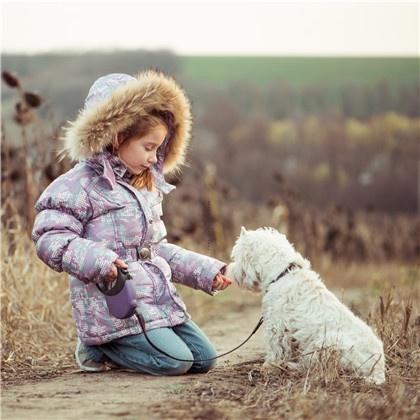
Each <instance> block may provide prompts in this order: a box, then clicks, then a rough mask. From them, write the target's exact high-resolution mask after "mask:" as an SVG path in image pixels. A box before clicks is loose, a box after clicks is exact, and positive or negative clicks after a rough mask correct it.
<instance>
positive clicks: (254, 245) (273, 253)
mask: <svg viewBox="0 0 420 420" xmlns="http://www.w3.org/2000/svg"><path fill="white" fill-rule="evenodd" d="M231 260H232V262H231V263H230V264H229V265H228V267H227V270H226V275H227V276H228V277H230V278H232V280H234V281H235V282H236V283H238V285H239V286H241V287H244V288H246V289H249V290H253V291H260V290H262V289H263V288H264V286H265V284H264V283H265V282H270V281H271V280H273V276H274V274H275V273H276V275H278V273H280V272H282V271H283V270H284V269H286V268H287V267H288V266H289V264H290V263H292V262H296V263H298V264H300V265H301V266H302V267H303V266H305V267H308V265H309V262H308V261H307V260H304V259H303V258H302V256H301V255H300V254H299V253H297V252H296V251H295V249H294V247H293V245H292V244H291V243H290V242H289V241H288V240H287V238H286V236H285V235H283V234H281V233H280V232H279V231H278V230H276V229H274V228H271V227H263V228H259V229H257V230H246V229H245V228H244V227H243V226H242V227H241V232H240V235H239V237H238V239H237V240H236V242H235V245H234V246H233V248H232V253H231Z"/></svg>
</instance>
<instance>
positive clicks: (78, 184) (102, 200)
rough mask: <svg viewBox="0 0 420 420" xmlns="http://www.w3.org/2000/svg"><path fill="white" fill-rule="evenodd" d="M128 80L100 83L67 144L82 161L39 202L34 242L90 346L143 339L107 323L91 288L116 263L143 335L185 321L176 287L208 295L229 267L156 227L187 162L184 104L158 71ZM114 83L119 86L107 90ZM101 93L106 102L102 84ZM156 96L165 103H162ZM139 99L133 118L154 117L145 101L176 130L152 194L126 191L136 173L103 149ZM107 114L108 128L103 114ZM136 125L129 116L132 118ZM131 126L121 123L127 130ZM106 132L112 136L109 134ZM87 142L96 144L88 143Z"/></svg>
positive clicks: (134, 328)
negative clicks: (61, 282)
mask: <svg viewBox="0 0 420 420" xmlns="http://www.w3.org/2000/svg"><path fill="white" fill-rule="evenodd" d="M125 76H127V75H108V76H104V78H105V80H106V82H107V83H108V87H107V88H106V89H108V91H106V89H105V91H106V92H107V95H105V99H104V97H102V98H101V100H100V101H97V102H96V103H94V105H92V104H89V106H88V107H86V105H85V110H84V111H83V112H82V113H81V114H79V117H78V120H76V122H75V123H72V125H71V127H70V128H68V129H67V133H66V135H65V137H64V138H63V140H64V142H65V143H64V144H65V145H64V148H63V150H64V152H67V155H68V156H70V157H72V158H75V157H78V158H79V162H78V163H77V164H76V165H75V166H74V167H73V168H72V169H71V170H70V171H68V172H67V173H65V174H63V175H61V176H60V177H58V178H57V179H56V180H54V181H53V182H52V183H51V184H50V185H49V186H48V187H47V188H46V189H45V191H44V192H43V193H42V194H41V196H40V198H39V199H38V201H37V203H36V204H35V208H36V210H37V212H38V214H37V216H36V219H35V223H34V227H33V231H32V239H33V241H34V243H35V244H36V250H37V254H38V256H39V258H40V259H41V260H42V261H43V262H45V263H46V264H47V265H48V266H49V267H51V268H52V269H54V270H56V271H58V272H61V271H65V272H67V273H69V274H70V277H69V280H70V296H71V303H72V310H73V317H74V320H75V323H76V327H77V332H78V335H79V337H80V338H81V340H82V341H83V342H85V343H86V344H89V345H97V344H103V343H106V342H109V341H111V340H113V339H115V338H119V337H123V336H126V335H131V334H138V333H140V332H141V329H140V326H139V325H138V322H137V320H136V318H135V317H134V316H133V317H131V318H128V319H123V320H120V319H117V318H115V317H113V316H112V315H111V314H110V313H109V310H108V307H107V305H106V301H105V298H104V295H103V294H102V293H101V292H100V291H99V289H98V288H97V283H100V282H102V281H103V280H104V278H105V276H106V275H107V273H108V272H109V271H110V269H111V267H112V264H113V262H114V261H115V260H116V259H117V258H120V259H122V260H124V261H125V262H126V263H127V264H128V270H129V272H130V274H131V275H132V277H133V281H134V287H135V290H136V297H137V304H138V306H139V307H140V309H141V311H142V314H143V316H144V318H145V321H146V328H147V329H153V328H159V327H166V326H174V325H177V324H180V323H183V322H185V321H186V320H188V319H190V318H191V316H190V315H189V313H188V312H187V310H186V307H185V304H184V302H183V301H182V299H181V298H180V296H179V295H178V293H177V291H176V288H175V286H174V282H175V283H176V282H178V283H182V284H185V285H187V286H190V287H192V288H195V289H200V290H203V291H205V292H207V293H209V294H213V293H214V292H213V291H212V282H213V279H214V277H215V276H216V274H217V273H218V272H219V271H222V272H223V270H224V269H225V267H226V264H225V263H224V262H222V261H219V260H217V259H215V258H212V257H209V256H205V255H201V254H199V253H196V252H193V251H190V250H186V249H184V248H181V247H180V246H177V245H175V244H170V243H168V241H167V239H166V233H167V232H166V228H165V225H164V222H163V220H162V219H161V216H162V200H163V194H168V193H169V192H170V191H172V190H173V189H175V186H173V185H171V184H168V183H167V182H166V181H165V179H164V177H163V174H164V173H165V171H166V172H168V171H171V170H174V169H176V168H178V167H179V165H180V164H181V163H183V160H184V152H185V147H186V142H187V141H188V139H189V135H188V133H189V129H190V127H189V124H190V115H189V113H188V112H189V105H188V102H187V100H186V97H185V96H184V95H183V93H182V91H181V90H180V88H179V87H178V86H177V85H176V84H175V83H174V81H173V80H172V79H170V78H168V77H167V76H164V75H162V74H160V73H157V72H150V71H149V72H146V73H143V74H140V75H139V76H137V78H136V79H135V78H131V76H127V77H125ZM115 77H116V78H117V80H119V81H117V84H116V85H115V84H112V83H111V87H110V88H109V82H110V81H111V82H112V81H114V79H115ZM118 77H120V79H118ZM121 79H122V80H123V82H121ZM133 79H134V80H133ZM99 86H102V90H101V89H99V91H100V92H101V94H102V95H103V92H104V88H103V85H101V84H99ZM94 87H95V85H94V86H93V88H91V91H90V95H91V97H92V92H95V89H94ZM96 89H98V86H97V87H96ZM165 89H166V91H165ZM148 92H152V94H151V95H152V98H150V97H148V96H147V94H148ZM153 92H155V95H156V97H153ZM156 92H157V93H158V94H157V93H156ZM162 92H163V93H165V92H166V94H167V95H169V96H167V97H165V95H163V96H162ZM171 95H172V96H171ZM88 98H89V96H88ZM136 98H139V101H138V103H137V105H136V106H137V113H141V112H143V113H144V112H147V110H148V109H151V108H147V106H146V105H145V100H146V99H148V100H149V102H148V104H149V105H150V104H153V105H150V106H151V107H153V108H155V109H156V108H157V109H164V110H165V111H168V110H169V111H170V112H171V114H172V116H173V118H174V131H173V132H171V133H170V135H168V138H167V139H166V140H165V141H164V143H163V144H162V146H161V147H160V148H159V150H158V162H157V163H156V164H155V165H154V167H153V168H152V174H153V180H154V186H155V189H154V191H148V190H147V189H142V190H138V189H136V188H134V187H132V186H131V185H130V179H131V177H132V175H131V174H130V173H129V171H128V169H127V167H126V165H125V164H124V163H123V161H121V160H120V159H119V158H118V157H117V156H115V155H113V154H111V153H110V152H109V151H107V150H105V147H106V146H107V145H108V144H109V139H110V136H112V134H115V133H116V132H118V130H121V120H122V119H124V118H125V119H126V118H127V108H129V106H133V102H135V101H136ZM174 98H177V101H176V100H174ZM152 99H154V100H152ZM171 100H172V103H171V102H170V101H171ZM115 101H117V105H116V103H115ZM118 101H119V102H118ZM159 107H160V108H159ZM110 109H112V111H113V118H112V119H111V122H112V123H109V121H110V120H109V118H108V117H109V114H107V112H110ZM135 117H136V115H135V113H134V114H133V115H132V118H135ZM105 122H107V124H105ZM130 122H132V120H130V119H128V121H125V123H126V125H129V124H130ZM119 123H120V124H119ZM101 124H102V126H101ZM115 124H116V125H117V128H115ZM105 125H106V127H105ZM101 127H102V128H103V129H104V131H103V132H101V131H100V130H101ZM110 127H111V128H112V127H113V130H114V131H113V132H112V131H111V132H110V133H109V132H107V129H108V130H109V129H110ZM89 130H93V131H94V132H95V136H93V135H92V132H90V131H89ZM89 135H92V137H91V138H90V140H92V139H93V140H94V142H95V143H94V144H92V143H89ZM98 136H99V137H98ZM75 142H76V143H77V144H75ZM174 142H175V143H174ZM95 147H96V149H95ZM165 164H167V166H165ZM144 248H147V250H146V251H148V252H149V254H148V252H146V253H145V252H144V251H145V249H144ZM140 251H142V252H140Z"/></svg>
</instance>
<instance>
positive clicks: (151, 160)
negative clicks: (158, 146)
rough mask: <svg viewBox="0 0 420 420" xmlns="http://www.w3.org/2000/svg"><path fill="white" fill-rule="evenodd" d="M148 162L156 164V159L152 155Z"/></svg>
mask: <svg viewBox="0 0 420 420" xmlns="http://www.w3.org/2000/svg"><path fill="white" fill-rule="evenodd" d="M149 162H150V163H151V164H152V165H153V164H155V163H156V162H157V157H156V155H153V156H152V157H151V158H149Z"/></svg>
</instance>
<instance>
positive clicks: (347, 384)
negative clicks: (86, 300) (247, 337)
mask: <svg viewBox="0 0 420 420" xmlns="http://www.w3.org/2000/svg"><path fill="white" fill-rule="evenodd" d="M15 238H18V239H17V240H15ZM12 242H13V244H12ZM10 249H12V250H13V252H11V253H9V252H8V251H9V250H10ZM198 251H199V250H198ZM203 252H204V250H203ZM2 262H3V263H2V290H1V303H2V306H1V333H2V372H1V373H2V379H3V380H4V381H5V383H6V384H10V383H14V382H16V381H22V380H27V379H29V378H32V379H35V378H41V377H48V376H52V375H57V374H61V373H63V371H65V370H67V369H72V368H74V362H73V349H74V344H75V339H76V332H75V328H74V325H73V321H72V319H71V307H70V303H69V300H68V285H67V274H65V273H61V274H59V273H56V272H54V271H52V270H51V269H49V268H48V267H47V266H46V265H44V264H43V263H42V262H41V261H40V260H39V259H38V258H37V256H36V253H35V249H34V246H33V244H32V242H31V241H30V239H29V238H28V237H27V236H26V235H25V234H24V233H23V231H22V230H21V228H20V227H19V224H17V225H16V227H15V228H14V230H12V229H8V230H4V231H3V235H2ZM313 263H314V268H315V269H316V270H317V271H319V272H320V274H321V275H322V276H323V278H324V280H325V282H326V283H327V285H328V287H330V288H332V289H334V290H335V291H336V292H338V294H339V295H342V296H343V297H344V299H345V300H346V302H348V303H349V304H350V306H351V307H352V309H353V310H354V311H355V312H356V313H358V314H359V315H360V316H362V318H364V319H365V320H367V322H368V323H369V324H370V325H372V326H374V327H376V329H377V331H378V334H379V335H380V336H381V338H382V339H383V341H384V344H385V352H386V358H387V384H386V385H384V386H381V387H378V386H370V385H366V384H364V383H362V382H360V381H358V380H357V379H355V378H354V377H352V376H351V375H349V374H348V373H346V372H340V371H339V369H337V367H336V364H335V359H334V357H325V358H324V359H323V360H322V363H320V364H319V365H318V367H317V369H316V370H313V371H310V372H306V373H304V374H296V373H293V372H291V371H288V370H281V369H280V370H279V371H278V372H275V373H265V372H263V371H262V370H261V369H260V368H261V365H262V360H254V361H249V362H246V363H240V364H237V365H233V366H223V367H219V368H216V369H214V370H213V371H211V372H210V373H209V374H207V375H205V376H201V377H200V378H201V380H200V381H197V382H195V384H194V385H193V386H191V387H190V388H186V389H183V392H182V394H178V395H176V396H174V398H173V399H171V400H170V403H169V402H168V404H170V406H169V405H168V406H166V405H155V406H153V407H151V410H152V411H154V412H155V413H158V414H161V415H162V418H165V415H166V414H165V413H167V412H170V413H171V418H180V417H185V416H186V414H188V415H187V417H188V418H197V419H200V418H203V419H204V418H226V419H234V418H241V419H242V418H251V417H252V418H257V419H258V418H264V419H265V418H285V417H287V418H302V417H311V418H372V419H375V418H378V419H379V418H395V417H402V418H415V416H416V414H417V413H418V412H419V409H420V407H419V399H418V394H419V391H420V389H419V377H420V371H419V362H420V356H419V354H420V353H419V342H420V334H419V328H420V316H419V314H420V307H419V305H420V292H419V276H420V269H419V267H418V266H402V265H398V264H395V263H388V264H383V265H381V266H379V265H374V264H371V265H363V266H362V265H355V264H343V263H340V264H339V265H336V264H334V263H332V262H331V260H328V259H319V260H317V261H314V262H313ZM354 287H356V288H357V289H352V288H354ZM180 289H181V294H182V295H183V297H184V299H185V300H186V303H187V305H188V307H189V311H190V313H191V314H192V315H193V317H194V318H195V319H197V321H198V322H201V321H203V320H204V319H205V318H208V317H209V316H210V317H211V316H212V315H214V314H217V313H219V311H220V310H221V308H223V310H225V311H226V308H227V307H229V309H230V310H234V311H241V310H244V309H245V307H246V306H247V305H248V304H250V303H254V304H255V303H256V302H258V297H256V296H254V295H252V294H250V293H246V292H242V293H241V295H240V298H239V299H238V295H237V292H238V290H237V289H236V288H231V289H228V290H227V291H226V292H224V293H223V294H220V295H218V296H217V298H212V297H210V296H207V295H205V294H203V293H198V292H196V291H192V290H190V289H187V288H183V287H181V288H180Z"/></svg>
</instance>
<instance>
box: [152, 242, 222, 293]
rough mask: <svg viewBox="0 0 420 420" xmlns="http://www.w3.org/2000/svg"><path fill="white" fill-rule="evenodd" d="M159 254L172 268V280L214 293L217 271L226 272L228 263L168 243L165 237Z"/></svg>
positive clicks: (159, 248) (160, 244) (159, 247)
mask: <svg viewBox="0 0 420 420" xmlns="http://www.w3.org/2000/svg"><path fill="white" fill-rule="evenodd" d="M157 253H158V255H160V256H161V257H162V258H164V259H165V260H166V261H167V262H168V264H169V266H170V267H171V270H172V280H173V281H174V282H175V283H181V284H184V285H186V286H189V287H192V288H193V289H200V290H203V291H204V292H206V293H208V294H209V295H213V294H214V291H213V290H212V285H213V280H214V278H215V276H216V274H217V273H219V272H220V271H222V273H223V272H224V270H225V268H226V264H225V263H224V262H222V261H219V260H217V259H216V258H212V257H208V256H206V255H202V254H199V253H197V252H194V251H189V250H187V249H184V248H181V247H180V246H178V245H174V244H170V243H168V241H167V239H166V238H165V239H163V240H162V241H161V242H160V243H159V245H158V251H157Z"/></svg>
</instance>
